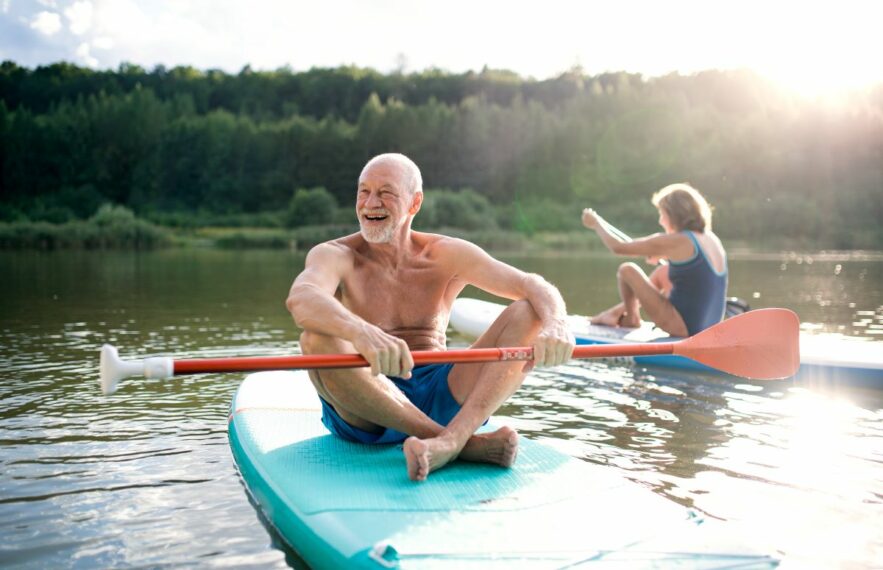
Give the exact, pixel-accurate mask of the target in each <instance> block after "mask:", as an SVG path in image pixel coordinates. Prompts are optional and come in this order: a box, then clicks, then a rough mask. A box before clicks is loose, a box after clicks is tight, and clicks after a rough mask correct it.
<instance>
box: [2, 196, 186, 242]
mask: <svg viewBox="0 0 883 570" xmlns="http://www.w3.org/2000/svg"><path fill="white" fill-rule="evenodd" d="M173 242H174V238H173V234H172V232H170V231H169V230H167V229H165V228H162V227H159V226H156V225H154V224H151V223H150V222H147V221H145V220H141V219H138V218H136V217H135V215H134V214H132V211H131V210H129V209H127V208H124V207H121V206H112V205H105V206H102V207H101V208H99V210H98V211H97V212H96V213H95V215H93V216H92V217H91V218H89V219H88V220H72V221H68V222H64V223H60V224H53V223H50V222H44V221H38V222H31V221H18V222H0V249H42V250H50V249H151V248H157V247H164V246H168V245H171V244H172V243H173Z"/></svg>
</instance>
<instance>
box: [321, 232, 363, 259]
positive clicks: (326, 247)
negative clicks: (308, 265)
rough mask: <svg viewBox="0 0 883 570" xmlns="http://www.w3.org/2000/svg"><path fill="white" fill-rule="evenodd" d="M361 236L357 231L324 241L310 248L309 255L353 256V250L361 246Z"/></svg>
mask: <svg viewBox="0 0 883 570" xmlns="http://www.w3.org/2000/svg"><path fill="white" fill-rule="evenodd" d="M360 238H361V236H360V235H359V234H358V233H356V234H350V235H348V236H342V237H339V238H335V239H332V240H328V241H324V242H322V243H320V244H317V245H315V246H313V247H312V248H311V249H310V252H309V255H310V256H321V257H325V256H333V257H348V258H351V257H352V256H353V252H354V251H355V250H356V248H358V247H359V239H360ZM362 241H364V240H362Z"/></svg>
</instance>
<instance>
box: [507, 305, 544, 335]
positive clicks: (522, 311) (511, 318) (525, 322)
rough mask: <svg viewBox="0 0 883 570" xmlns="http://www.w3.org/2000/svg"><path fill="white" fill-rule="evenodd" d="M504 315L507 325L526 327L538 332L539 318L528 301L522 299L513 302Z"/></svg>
mask: <svg viewBox="0 0 883 570" xmlns="http://www.w3.org/2000/svg"><path fill="white" fill-rule="evenodd" d="M505 313H506V317H507V321H508V323H511V324H516V325H517V326H519V327H526V328H528V329H530V330H531V331H533V332H539V328H540V324H541V323H540V317H539V315H537V312H536V311H535V310H534V308H533V306H532V305H531V304H530V302H529V301H526V300H524V299H522V300H520V301H514V302H513V303H511V304H510V305H509V306H508V307H507V308H506V311H505ZM534 329H535V331H534Z"/></svg>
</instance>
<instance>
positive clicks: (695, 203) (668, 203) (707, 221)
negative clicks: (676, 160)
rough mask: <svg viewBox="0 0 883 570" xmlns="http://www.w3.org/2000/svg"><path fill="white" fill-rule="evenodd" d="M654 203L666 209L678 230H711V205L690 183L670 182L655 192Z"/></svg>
mask: <svg viewBox="0 0 883 570" xmlns="http://www.w3.org/2000/svg"><path fill="white" fill-rule="evenodd" d="M650 201H651V202H653V205H654V206H656V207H657V208H660V209H661V210H664V211H665V213H666V214H667V215H668V219H669V221H670V222H671V223H672V225H673V226H674V227H675V229H677V230H678V231H684V230H691V231H694V232H704V231H706V230H709V231H710V230H711V206H709V205H708V202H707V201H706V200H705V198H703V197H702V194H700V193H699V190H696V189H695V188H693V187H692V186H690V185H689V184H685V183H679V184H669V185H668V186H666V187H665V188H663V189H662V190H659V191H658V192H656V193H655V194H653V198H651V200H650Z"/></svg>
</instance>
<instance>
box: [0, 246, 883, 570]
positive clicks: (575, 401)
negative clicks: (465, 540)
mask: <svg viewBox="0 0 883 570" xmlns="http://www.w3.org/2000/svg"><path fill="white" fill-rule="evenodd" d="M783 259H784V261H783ZM783 259H760V260H755V261H752V260H743V261H739V260H734V261H733V263H732V265H731V271H732V273H733V279H732V280H733V289H731V291H733V292H734V293H735V294H738V295H740V296H743V297H746V298H749V300H750V301H751V302H752V304H753V305H755V306H758V307H760V306H773V305H781V306H788V307H791V308H794V309H797V310H798V312H799V314H801V316H802V317H803V320H804V322H807V323H813V324H812V325H811V327H809V328H815V329H818V330H821V331H824V332H830V333H841V334H847V335H859V336H863V337H864V338H865V339H869V340H870V339H875V338H879V334H880V330H881V328H883V292H881V290H880V283H881V279H880V277H881V268H883V262H881V261H873V260H866V261H862V260H844V259H840V258H838V259H839V261H838V260H826V259H821V260H814V262H813V263H811V264H809V263H807V262H806V261H805V260H804V261H803V262H801V263H797V261H796V260H793V261H789V260H788V259H787V257H785V258H783ZM509 261H511V262H513V263H515V264H516V265H519V266H520V267H523V268H525V269H527V270H531V271H537V272H539V273H542V274H544V275H546V276H547V277H548V278H549V279H550V280H552V281H554V282H556V283H557V284H558V285H559V287H560V288H561V289H562V291H563V292H564V294H565V296H566V297H567V300H568V303H569V304H570V306H571V307H572V310H573V311H574V312H581V313H587V312H592V311H595V310H598V309H599V308H601V307H602V306H603V305H605V304H607V303H609V302H612V301H613V299H614V298H615V290H614V288H613V287H614V284H613V280H612V275H613V271H614V269H615V266H616V262H615V261H611V260H610V259H608V258H603V257H599V258H559V259H555V258H553V259H539V258H524V257H521V258H509ZM301 264H302V258H301V257H298V256H292V255H290V254H287V253H280V252H217V251H167V252H155V253H148V254H128V253H125V254H123V253H106V254H99V253H63V254H33V253H28V254H2V255H0V272H2V274H3V275H4V277H5V278H4V279H3V280H2V281H3V282H2V283H0V356H2V358H0V400H2V404H3V405H2V407H0V445H2V456H0V535H2V536H3V537H4V541H3V545H2V546H0V564H3V565H15V566H23V567H34V568H42V567H53V566H82V567H90V568H91V567H121V566H148V567H154V566H161V565H198V566H202V565H250V566H261V567H285V566H287V565H289V564H292V565H298V564H299V563H298V562H297V559H296V557H294V556H292V555H291V554H290V553H288V552H285V551H284V550H280V549H279V548H278V546H275V544H278V542H274V541H275V540H276V539H275V538H274V537H273V536H272V535H271V534H269V533H268V532H267V531H266V529H265V528H264V526H263V525H262V523H261V521H260V520H259V518H258V516H257V514H256V512H255V510H254V508H253V507H252V505H251V504H250V503H249V501H248V498H247V496H246V494H245V493H244V491H243V488H242V486H241V484H240V482H239V479H238V476H237V474H236V471H235V467H234V465H233V463H232V459H231V457H230V452H229V448H228V446H227V439H226V427H227V423H226V422H227V412H228V410H227V406H228V405H229V402H230V399H231V398H232V395H233V392H234V391H235V389H236V385H237V382H238V380H239V379H240V378H239V377H238V376H237V375H208V376H193V377H185V378H182V379H175V380H171V381H166V382H158V381H144V380H129V381H126V382H125V383H124V384H123V385H122V386H121V389H120V392H119V393H118V394H117V395H115V396H113V397H105V396H102V395H101V394H100V392H99V390H98V388H97V382H96V375H97V354H98V348H99V346H100V345H101V344H102V343H104V342H111V343H114V344H117V345H118V346H119V347H120V353H121V355H122V356H123V357H130V356H144V355H157V354H165V355H172V356H177V357H191V356H223V355H256V354H262V355H271V354H285V353H289V352H292V351H294V350H296V344H295V342H294V341H295V339H296V337H297V334H296V331H295V330H294V328H293V325H292V324H291V322H290V318H289V317H288V316H287V315H286V314H285V311H284V307H283V304H282V303H283V300H284V296H285V293H286V292H287V290H288V287H289V285H290V282H291V279H292V278H293V276H294V275H295V274H296V272H297V271H298V270H299V268H300V266H301ZM783 264H784V265H785V266H786V267H785V269H782V265H783ZM838 265H839V267H840V268H839V269H837V266H838ZM749 285H750V286H749ZM755 293H756V294H757V296H754V295H755ZM452 343H453V344H457V345H463V344H464V343H465V340H464V339H458V338H453V339H452ZM501 415H502V416H504V417H505V418H507V421H509V422H510V423H511V424H512V425H513V426H514V427H516V428H518V429H519V430H520V431H521V432H522V433H523V434H525V435H526V436H528V437H531V438H535V439H542V440H544V441H546V442H548V443H550V444H552V445H554V446H555V447H557V448H559V449H561V450H562V451H564V452H566V453H568V454H570V455H572V456H575V457H579V458H581V459H584V460H586V461H591V462H594V463H600V464H604V465H607V466H609V467H610V469H616V470H618V471H619V472H620V473H622V474H623V475H624V476H626V477H628V478H629V479H631V480H633V481H635V482H636V483H637V484H641V485H644V486H647V487H649V488H652V489H653V490H655V491H656V492H657V493H660V494H662V495H664V496H666V497H668V498H670V499H672V500H674V501H677V502H679V503H681V504H683V505H687V506H692V507H694V508H696V509H698V510H700V511H702V512H703V513H705V514H706V515H707V516H709V517H713V518H717V519H721V520H724V521H727V524H729V525H731V528H732V529H733V532H734V533H735V532H738V533H741V534H744V535H745V536H746V537H748V539H749V540H750V541H751V542H752V543H753V544H758V543H760V544H766V545H769V547H770V548H772V549H773V550H776V551H779V552H781V553H783V554H784V556H785V561H786V563H790V564H792V565H793V567H796V568H804V567H819V568H826V567H831V566H848V565H854V566H856V567H863V566H865V567H871V566H874V565H875V564H876V563H877V562H878V561H879V560H881V559H883V523H881V522H880V521H883V507H881V502H883V390H880V391H876V390H864V391H862V390H857V389H850V388H844V387H837V386H836V385H835V386H829V387H828V388H826V391H823V390H822V389H819V388H816V387H803V386H798V385H794V384H793V383H792V382H788V381H783V382H771V383H751V382H739V381H735V380H734V379H729V378H721V377H712V376H707V377H704V376H696V375H692V376H690V375H679V374H677V373H674V372H672V371H661V370H642V369H635V368H630V367H623V366H615V365H610V366H608V365H605V364H601V363H597V362H589V361H583V362H574V363H572V364H571V365H568V366H564V367H560V368H558V369H555V370H539V371H536V372H535V373H533V374H532V375H531V376H530V378H529V379H528V381H527V382H526V384H525V386H524V388H523V389H522V390H521V391H519V392H518V393H517V394H516V396H515V397H514V398H513V399H512V400H511V401H510V402H509V403H508V404H507V405H506V406H505V407H504V408H503V410H501ZM623 508H628V506H627V505H624V506H623ZM586 516H603V514H599V513H586ZM636 516H640V513H636Z"/></svg>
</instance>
